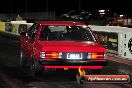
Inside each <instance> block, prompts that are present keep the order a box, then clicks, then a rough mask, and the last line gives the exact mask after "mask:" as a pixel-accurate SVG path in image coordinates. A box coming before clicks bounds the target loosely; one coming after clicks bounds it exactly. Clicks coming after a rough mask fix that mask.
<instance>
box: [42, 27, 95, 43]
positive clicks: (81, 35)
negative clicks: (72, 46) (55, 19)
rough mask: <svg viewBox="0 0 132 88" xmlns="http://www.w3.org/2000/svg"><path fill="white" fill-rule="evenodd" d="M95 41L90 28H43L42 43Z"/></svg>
mask: <svg viewBox="0 0 132 88" xmlns="http://www.w3.org/2000/svg"><path fill="white" fill-rule="evenodd" d="M44 40H47V41H52V40H56V41H62V40H68V41H95V38H94V36H93V35H92V32H91V30H90V28H89V27H82V26H43V27H42V30H41V32H40V41H44Z"/></svg>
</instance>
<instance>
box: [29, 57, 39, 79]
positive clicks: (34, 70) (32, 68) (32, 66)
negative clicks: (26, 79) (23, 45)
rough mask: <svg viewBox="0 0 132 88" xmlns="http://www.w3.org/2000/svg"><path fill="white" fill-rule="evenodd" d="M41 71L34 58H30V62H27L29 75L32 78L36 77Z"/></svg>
mask: <svg viewBox="0 0 132 88" xmlns="http://www.w3.org/2000/svg"><path fill="white" fill-rule="evenodd" d="M41 71H42V66H41V65H40V64H39V62H38V61H36V59H35V57H34V56H32V60H30V62H29V73H30V75H31V76H32V77H34V76H37V75H38V74H40V73H41Z"/></svg>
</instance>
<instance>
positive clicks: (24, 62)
mask: <svg viewBox="0 0 132 88" xmlns="http://www.w3.org/2000/svg"><path fill="white" fill-rule="evenodd" d="M26 61H27V59H26V56H25V54H24V52H23V51H22V50H20V62H19V63H20V66H21V67H24V66H25V65H26Z"/></svg>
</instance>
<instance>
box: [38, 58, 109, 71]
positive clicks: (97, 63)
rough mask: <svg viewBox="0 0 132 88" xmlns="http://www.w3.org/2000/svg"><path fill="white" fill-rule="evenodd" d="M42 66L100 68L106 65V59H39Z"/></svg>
mask: <svg viewBox="0 0 132 88" xmlns="http://www.w3.org/2000/svg"><path fill="white" fill-rule="evenodd" d="M40 64H41V65H43V67H44V68H69V69H78V68H80V67H81V68H84V69H102V68H103V67H104V66H106V65H107V60H65V61H64V60H41V61H40Z"/></svg>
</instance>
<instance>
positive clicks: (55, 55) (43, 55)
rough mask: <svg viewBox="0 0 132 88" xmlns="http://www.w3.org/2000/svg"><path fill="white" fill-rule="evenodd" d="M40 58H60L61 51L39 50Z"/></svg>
mask: <svg viewBox="0 0 132 88" xmlns="http://www.w3.org/2000/svg"><path fill="white" fill-rule="evenodd" d="M40 58H46V59H51V58H54V59H57V58H62V53H59V52H53V51H48V52H41V54H40Z"/></svg>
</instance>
